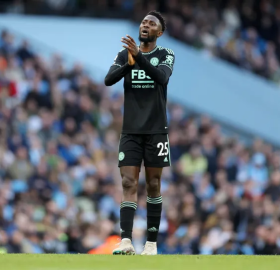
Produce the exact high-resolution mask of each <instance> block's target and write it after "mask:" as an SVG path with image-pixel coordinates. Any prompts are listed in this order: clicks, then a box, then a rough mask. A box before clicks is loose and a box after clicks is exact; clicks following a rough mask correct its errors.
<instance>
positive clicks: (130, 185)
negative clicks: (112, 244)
mask: <svg viewBox="0 0 280 270" xmlns="http://www.w3.org/2000/svg"><path fill="white" fill-rule="evenodd" d="M142 159H143V148H142V142H141V137H140V136H137V135H127V134H126V135H122V136H121V140H120V146H119V167H120V173H121V177H122V187H123V197H122V203H121V205H120V228H121V239H122V241H121V243H120V245H119V247H118V248H116V249H115V250H114V251H113V254H115V255H134V254H135V250H134V247H133V245H132V229H133V220H134V215H135V211H136V209H137V189H138V179H139V172H140V166H141V162H142Z"/></svg>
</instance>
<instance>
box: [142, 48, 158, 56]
mask: <svg viewBox="0 0 280 270" xmlns="http://www.w3.org/2000/svg"><path fill="white" fill-rule="evenodd" d="M139 48H140V46H139ZM157 49H158V46H156V47H155V48H154V49H153V50H152V51H150V52H141V53H142V54H143V55H148V54H151V53H154V52H155V51H156V50H157Z"/></svg>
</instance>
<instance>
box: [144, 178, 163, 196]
mask: <svg viewBox="0 0 280 270" xmlns="http://www.w3.org/2000/svg"><path fill="white" fill-rule="evenodd" d="M147 190H148V193H149V194H154V193H158V192H159V191H160V179H159V178H157V177H155V178H152V179H149V180H148V181H147Z"/></svg>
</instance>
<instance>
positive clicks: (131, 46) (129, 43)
mask: <svg viewBox="0 0 280 270" xmlns="http://www.w3.org/2000/svg"><path fill="white" fill-rule="evenodd" d="M126 36H127V37H122V39H121V42H122V43H125V44H126V45H123V47H124V48H126V49H128V50H129V51H130V52H131V54H132V56H133V57H135V56H136V55H137V54H138V53H139V48H138V46H137V44H136V42H135V41H134V39H133V38H132V37H131V36H129V35H126Z"/></svg>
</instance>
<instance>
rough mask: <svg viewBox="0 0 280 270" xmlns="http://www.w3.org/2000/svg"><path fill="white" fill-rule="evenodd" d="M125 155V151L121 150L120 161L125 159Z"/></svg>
mask: <svg viewBox="0 0 280 270" xmlns="http://www.w3.org/2000/svg"><path fill="white" fill-rule="evenodd" d="M124 157H125V154H124V152H120V153H119V161H122V160H124Z"/></svg>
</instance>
